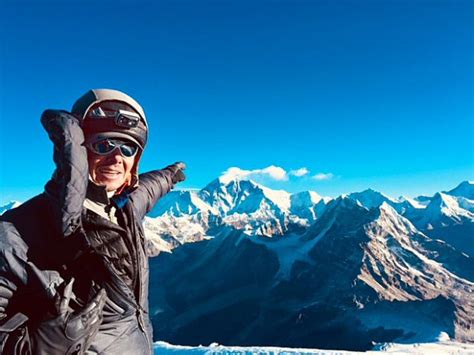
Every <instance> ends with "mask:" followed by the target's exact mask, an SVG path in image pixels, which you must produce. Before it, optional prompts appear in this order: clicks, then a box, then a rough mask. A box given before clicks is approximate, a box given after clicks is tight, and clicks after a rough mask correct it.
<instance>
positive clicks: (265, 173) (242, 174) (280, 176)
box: [221, 165, 288, 181]
mask: <svg viewBox="0 0 474 355" xmlns="http://www.w3.org/2000/svg"><path fill="white" fill-rule="evenodd" d="M262 177H266V178H271V179H273V180H278V181H286V180H288V173H287V172H286V171H285V169H283V168H280V167H279V166H275V165H270V166H268V167H266V168H264V169H254V170H244V169H240V168H237V167H232V168H229V169H227V170H226V171H225V172H224V173H223V174H222V175H221V180H224V181H231V180H234V179H255V178H262Z"/></svg>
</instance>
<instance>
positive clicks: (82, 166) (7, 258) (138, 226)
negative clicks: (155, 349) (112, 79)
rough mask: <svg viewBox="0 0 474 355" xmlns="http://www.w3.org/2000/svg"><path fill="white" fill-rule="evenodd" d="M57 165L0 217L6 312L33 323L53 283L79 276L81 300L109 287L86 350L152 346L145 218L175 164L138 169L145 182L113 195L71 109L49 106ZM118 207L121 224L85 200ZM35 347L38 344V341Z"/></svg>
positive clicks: (47, 120) (139, 350) (144, 350)
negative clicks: (101, 182)
mask: <svg viewBox="0 0 474 355" xmlns="http://www.w3.org/2000/svg"><path fill="white" fill-rule="evenodd" d="M42 123H43V125H44V127H45V129H46V130H47V132H48V134H49V135H50V138H51V140H52V141H53V143H54V146H55V150H54V160H55V163H56V167H57V169H56V171H55V173H54V175H53V178H52V179H51V181H49V182H48V183H47V185H46V188H45V192H44V193H43V194H40V195H38V196H36V197H34V198H32V199H31V200H29V201H27V202H25V203H24V204H22V205H21V206H19V207H18V208H15V209H13V210H10V211H7V212H6V213H5V214H4V215H2V216H1V217H0V248H1V251H0V284H2V283H3V284H6V285H10V286H11V288H12V289H16V291H15V293H14V295H13V298H12V299H11V302H10V304H9V306H8V309H7V311H8V313H9V314H14V313H15V312H17V311H21V312H22V313H25V314H26V315H27V316H28V317H29V319H30V320H29V322H28V326H29V327H30V328H32V329H34V327H35V324H37V323H38V322H39V321H40V320H41V318H43V317H44V312H45V309H47V307H49V305H48V303H50V302H51V298H52V297H51V296H52V295H53V294H54V292H55V286H57V285H58V284H59V283H61V282H62V281H63V280H67V279H70V278H71V277H74V278H75V280H76V281H75V284H74V293H75V295H76V296H77V303H78V304H81V303H85V302H87V301H88V299H90V298H91V297H92V295H93V294H94V293H96V292H97V290H98V289H100V288H104V289H105V290H106V292H107V301H106V303H105V306H104V309H103V322H102V324H101V326H100V330H99V333H98V334H97V335H96V337H95V338H94V340H93V342H92V345H91V346H90V348H89V349H88V353H92V354H93V353H100V354H150V353H151V352H152V348H151V346H152V332H151V324H150V320H149V314H148V258H147V255H146V250H145V243H144V241H145V235H144V231H143V226H142V220H143V218H144V216H145V214H146V213H147V212H148V211H149V210H150V209H151V208H152V207H153V206H154V205H155V203H156V202H157V201H158V199H159V198H160V197H161V196H163V195H164V194H166V193H167V192H168V191H169V190H170V189H171V188H172V187H173V184H172V174H173V171H172V170H169V169H164V170H157V171H152V172H149V173H145V174H142V175H140V176H139V185H138V187H134V188H132V189H129V190H128V191H125V192H123V193H122V194H121V195H119V196H116V197H114V198H112V199H111V200H110V201H109V199H108V197H107V195H106V192H105V189H104V188H102V187H99V186H96V185H95V184H93V183H92V182H89V180H88V166H87V157H86V151H85V148H84V147H83V146H82V142H83V139H84V137H83V135H82V130H81V129H80V127H79V125H78V123H77V121H76V120H75V119H74V117H73V116H71V115H69V114H68V113H67V112H63V111H46V112H45V113H44V114H43V117H42ZM86 197H87V198H89V199H92V200H94V201H98V202H101V203H105V204H110V205H112V206H114V207H115V208H116V217H117V220H118V224H115V223H112V222H111V221H109V220H107V219H106V218H103V217H101V216H99V215H98V214H96V213H94V212H92V211H90V210H88V209H85V208H84V207H83V203H84V199H85V198H86ZM33 352H34V349H33Z"/></svg>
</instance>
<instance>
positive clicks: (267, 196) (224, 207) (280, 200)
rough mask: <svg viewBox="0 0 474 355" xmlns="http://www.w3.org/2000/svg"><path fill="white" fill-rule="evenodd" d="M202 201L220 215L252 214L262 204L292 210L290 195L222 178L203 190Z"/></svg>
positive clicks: (250, 183)
mask: <svg viewBox="0 0 474 355" xmlns="http://www.w3.org/2000/svg"><path fill="white" fill-rule="evenodd" d="M201 196H202V199H203V200H205V201H207V202H208V203H209V204H210V205H211V206H213V207H214V208H216V209H217V210H218V211H219V212H220V213H223V214H230V213H235V212H245V213H252V212H255V211H257V210H258V209H260V208H261V207H262V204H266V205H269V206H273V207H276V208H277V209H279V210H281V211H288V210H289V209H290V194H289V193H288V192H286V191H282V190H272V189H269V188H267V187H265V186H262V185H259V184H257V183H256V182H254V181H252V180H243V179H238V178H233V179H229V178H226V177H220V178H219V179H216V180H214V181H213V182H211V183H210V184H209V185H207V186H206V187H205V188H204V189H203V190H201Z"/></svg>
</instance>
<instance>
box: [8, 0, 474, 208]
mask: <svg viewBox="0 0 474 355" xmlns="http://www.w3.org/2000/svg"><path fill="white" fill-rule="evenodd" d="M0 3H1V11H0V21H1V22H0V24H1V31H0V41H1V42H0V44H1V55H0V64H1V65H0V203H4V202H7V201H9V200H11V199H15V200H20V201H24V200H26V199H27V198H28V197H31V196H33V195H34V194H36V193H39V192H41V191H42V189H43V186H44V183H45V182H46V181H47V180H48V179H49V177H50V175H51V173H52V171H53V164H52V145H51V143H50V142H49V140H48V138H47V135H46V133H45V132H44V131H43V129H42V127H41V124H40V122H39V117H40V115H41V112H42V111H43V110H44V109H46V108H60V109H70V108H71V105H72V104H73V102H74V101H75V99H76V98H77V97H79V96H80V95H82V94H83V93H84V92H86V91H87V90H88V89H90V88H104V87H107V88H115V89H119V90H123V91H125V92H127V93H129V94H130V95H131V96H133V97H134V98H136V99H137V100H138V101H139V102H140V103H141V104H142V105H143V106H144V108H145V111H146V112H147V115H148V119H149V125H150V129H151V131H150V133H151V138H150V144H149V146H148V148H147V151H146V153H145V155H144V157H143V160H142V164H141V170H142V171H145V170H151V169H155V168H160V167H163V166H165V165H167V164H169V163H172V162H174V161H177V160H182V161H185V162H186V163H187V165H188V170H187V175H188V180H187V181H186V182H185V183H184V184H183V185H182V187H184V188H201V187H204V186H205V185H206V184H207V183H208V182H210V181H211V180H212V179H214V178H216V177H218V176H220V175H221V174H222V173H223V172H224V171H226V170H227V169H229V168H231V167H238V168H240V169H243V170H245V171H244V172H243V174H244V175H248V176H252V177H253V178H255V179H256V180H258V181H260V182H263V183H265V184H266V185H267V186H269V187H272V188H282V189H285V190H287V191H290V192H293V191H301V190H306V189H311V190H315V191H317V192H319V193H320V194H322V195H327V196H336V195H338V194H341V193H346V192H353V191H361V190H363V189H365V188H368V187H372V188H374V189H376V190H379V191H382V192H385V193H387V194H389V195H391V196H394V197H396V196H399V195H401V194H404V195H408V196H416V195H419V194H433V193H434V192H435V191H439V190H447V189H451V188H453V187H455V186H456V185H457V184H458V183H460V182H461V181H463V180H474V156H473V155H474V153H473V152H474V143H473V138H474V67H473V66H474V64H473V63H474V61H473V60H474V55H473V53H474V43H473V37H474V35H473V28H474V11H473V10H474V9H473V7H474V5H473V4H474V3H473V2H472V1H470V0H455V1H453V0H446V1H438V0H430V1H429V0H393V1H392V0H370V1H369V0H351V1H346V0H337V1H334V0H327V1H323V0H306V1H303V0H286V1H283V0H260V1H259V0H252V1H247V0H238V1H237V0H235V1H230V0H229V1H227V0H215V1H200V0H169V1H163V0H161V1H160V0H157V1H131V0H130V1H120V0H119V1H72V0H71V1H59V0H57V1H40V0H36V1H33V0H31V1H25V0H0ZM269 166H275V167H278V168H281V169H283V170H284V171H283V173H282V170H279V169H276V168H274V169H265V168H267V167H269ZM301 168H306V170H307V173H306V171H305V170H299V174H298V173H295V172H293V173H290V172H291V171H294V170H297V169H301ZM233 171H239V170H236V169H234V170H233ZM275 171H277V173H282V174H274V173H272V172H275ZM239 172H241V173H242V171H239ZM303 173H306V174H304V175H302V174H303ZM296 175H302V176H296Z"/></svg>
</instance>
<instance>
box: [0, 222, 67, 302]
mask: <svg viewBox="0 0 474 355" xmlns="http://www.w3.org/2000/svg"><path fill="white" fill-rule="evenodd" d="M62 281H63V280H62V278H61V276H60V275H59V273H58V272H57V271H54V270H40V269H39V268H38V267H37V266H36V265H35V264H33V263H32V262H31V261H30V260H29V258H28V246H27V245H26V243H25V242H24V241H23V239H22V238H21V237H20V234H19V232H18V230H17V229H16V228H15V226H14V225H13V224H12V223H9V222H5V221H0V286H2V287H4V288H6V289H8V290H11V291H12V293H11V294H10V295H8V296H7V297H5V299H4V300H2V303H3V304H4V305H5V310H6V311H8V305H9V303H10V300H11V299H13V298H14V297H18V292H20V293H24V292H26V291H27V293H28V295H29V296H30V300H31V299H36V301H37V302H39V299H40V298H45V299H51V298H52V297H53V295H54V294H55V287H56V286H57V285H58V284H59V283H61V282H62Z"/></svg>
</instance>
